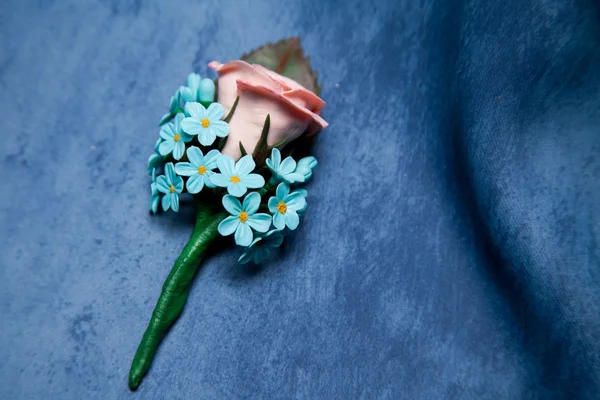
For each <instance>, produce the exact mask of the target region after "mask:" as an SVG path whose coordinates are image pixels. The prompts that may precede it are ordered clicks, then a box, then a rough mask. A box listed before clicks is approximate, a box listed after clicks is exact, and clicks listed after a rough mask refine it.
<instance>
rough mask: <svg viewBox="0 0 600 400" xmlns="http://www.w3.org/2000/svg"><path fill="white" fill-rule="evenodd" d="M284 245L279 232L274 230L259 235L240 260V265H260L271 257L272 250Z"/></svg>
mask: <svg viewBox="0 0 600 400" xmlns="http://www.w3.org/2000/svg"><path fill="white" fill-rule="evenodd" d="M282 243H283V235H282V234H281V233H280V232H279V231H278V230H272V231H269V232H267V233H265V234H258V235H256V238H255V239H254V240H253V241H252V243H250V246H248V248H247V249H246V251H244V253H243V254H242V255H241V256H240V258H239V259H238V262H239V263H240V264H246V263H249V262H250V261H252V262H254V263H255V264H260V263H261V262H263V261H265V260H266V259H268V258H269V257H271V249H276V248H277V247H279V246H281V244H282Z"/></svg>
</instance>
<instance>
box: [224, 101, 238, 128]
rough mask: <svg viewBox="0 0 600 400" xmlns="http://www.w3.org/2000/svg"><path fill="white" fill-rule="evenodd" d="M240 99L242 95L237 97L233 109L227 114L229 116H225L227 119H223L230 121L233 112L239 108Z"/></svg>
mask: <svg viewBox="0 0 600 400" xmlns="http://www.w3.org/2000/svg"><path fill="white" fill-rule="evenodd" d="M238 101H240V96H238V97H236V98H235V101H234V102H233V105H232V106H231V110H229V114H227V116H226V117H225V119H224V120H223V121H225V122H227V123H229V121H231V117H233V112H234V111H235V109H236V108H237V105H238Z"/></svg>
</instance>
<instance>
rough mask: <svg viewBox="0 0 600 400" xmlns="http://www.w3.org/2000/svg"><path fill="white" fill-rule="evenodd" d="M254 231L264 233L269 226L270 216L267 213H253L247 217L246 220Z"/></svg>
mask: <svg viewBox="0 0 600 400" xmlns="http://www.w3.org/2000/svg"><path fill="white" fill-rule="evenodd" d="M246 223H247V224H248V225H249V226H250V227H251V228H252V229H254V230H255V231H258V232H261V233H265V232H266V231H268V230H269V228H270V227H271V216H270V215H269V214H262V213H260V214H254V215H251V216H250V217H248V221H247V222H246Z"/></svg>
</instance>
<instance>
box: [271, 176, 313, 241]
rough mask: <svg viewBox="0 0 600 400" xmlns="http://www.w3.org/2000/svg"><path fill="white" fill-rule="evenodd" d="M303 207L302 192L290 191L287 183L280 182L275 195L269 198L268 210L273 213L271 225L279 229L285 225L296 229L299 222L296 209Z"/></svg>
mask: <svg viewBox="0 0 600 400" xmlns="http://www.w3.org/2000/svg"><path fill="white" fill-rule="evenodd" d="M305 207H306V199H305V198H304V196H303V195H302V193H300V192H292V193H290V186H289V185H288V184H287V183H280V184H279V186H277V191H276V192H275V196H273V197H271V198H270V199H269V211H270V212H271V214H273V225H274V226H275V228H277V229H279V230H281V229H283V228H285V227H286V226H287V227H288V228H289V229H290V230H292V231H293V230H294V229H296V228H297V227H298V224H299V223H300V217H299V216H298V210H302V209H304V208H305Z"/></svg>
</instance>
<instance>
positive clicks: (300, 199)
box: [284, 192, 306, 210]
mask: <svg viewBox="0 0 600 400" xmlns="http://www.w3.org/2000/svg"><path fill="white" fill-rule="evenodd" d="M284 201H285V205H286V206H287V208H288V209H289V210H299V209H302V208H304V207H306V199H305V198H304V196H303V195H302V193H300V192H293V193H291V194H289V195H287V196H286V198H285V200H284Z"/></svg>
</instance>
